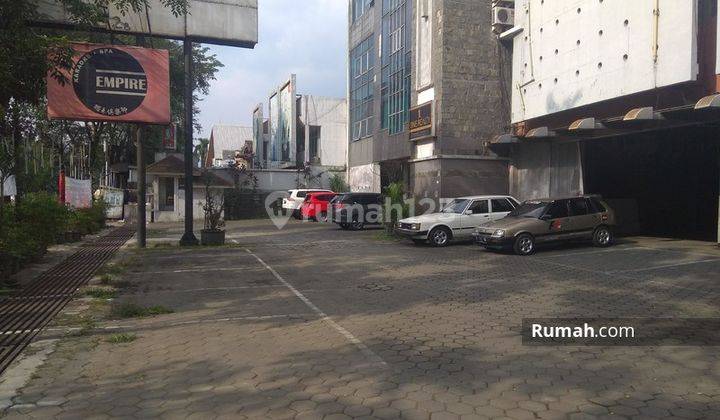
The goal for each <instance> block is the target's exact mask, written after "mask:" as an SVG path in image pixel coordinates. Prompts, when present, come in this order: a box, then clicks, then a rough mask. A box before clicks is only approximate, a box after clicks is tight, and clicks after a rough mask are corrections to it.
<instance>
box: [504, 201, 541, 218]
mask: <svg viewBox="0 0 720 420" xmlns="http://www.w3.org/2000/svg"><path fill="white" fill-rule="evenodd" d="M548 204H550V203H548V202H545V201H526V202H524V203H522V204H521V205H520V207H518V208H516V209H515V210H513V211H511V212H510V214H508V216H512V217H529V218H533V219H539V218H540V216H542V215H543V213H545V209H546V208H547V206H548Z"/></svg>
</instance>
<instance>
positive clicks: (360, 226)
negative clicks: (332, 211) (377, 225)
mask: <svg viewBox="0 0 720 420" xmlns="http://www.w3.org/2000/svg"><path fill="white" fill-rule="evenodd" d="M364 227H365V223H363V222H362V221H360V220H353V222H352V223H350V229H352V230H363V228H364Z"/></svg>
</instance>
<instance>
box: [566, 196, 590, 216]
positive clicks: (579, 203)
mask: <svg viewBox="0 0 720 420" xmlns="http://www.w3.org/2000/svg"><path fill="white" fill-rule="evenodd" d="M588 213H589V210H588V202H587V200H586V199H584V198H574V199H572V200H570V215H571V216H586V215H587V214H588Z"/></svg>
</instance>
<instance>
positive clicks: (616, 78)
mask: <svg viewBox="0 0 720 420" xmlns="http://www.w3.org/2000/svg"><path fill="white" fill-rule="evenodd" d="M482 3H489V2H482ZM658 4H659V7H660V9H661V10H660V13H659V15H658V16H656V15H655V14H654V13H653V11H654V9H655V7H656V2H654V1H649V0H647V1H605V2H602V1H598V0H553V1H544V0H518V1H516V2H515V9H516V11H515V25H516V27H519V28H522V32H520V33H519V34H518V35H517V36H516V37H515V39H514V40H513V50H514V52H513V81H512V86H513V87H515V86H518V88H513V100H512V103H513V106H512V108H513V113H512V122H514V123H515V122H520V121H524V120H528V119H532V118H537V117H541V116H544V115H547V114H552V113H556V112H559V111H563V110H568V109H573V108H577V107H579V106H583V105H588V104H593V103H598V102H600V101H603V100H607V99H612V98H617V97H621V96H625V95H630V94H634V93H638V92H643V91H647V90H650V89H653V88H657V87H663V86H671V85H675V84H678V83H683V82H689V81H694V80H696V79H697V76H698V57H697V51H698V49H697V38H698V31H697V28H698V19H697V13H698V1H697V0H673V1H661V2H659V3H658ZM487 16H490V15H489V14H488V15H487ZM655 37H657V38H655ZM655 44H657V45H658V48H657V50H655V49H653V47H652V46H653V45H655Z"/></svg>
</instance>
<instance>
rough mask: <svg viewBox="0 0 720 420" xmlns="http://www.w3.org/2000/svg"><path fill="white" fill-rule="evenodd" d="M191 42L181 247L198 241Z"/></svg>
mask: <svg viewBox="0 0 720 420" xmlns="http://www.w3.org/2000/svg"><path fill="white" fill-rule="evenodd" d="M192 45H193V43H192V41H190V40H189V39H185V41H184V42H183V52H184V54H185V234H183V237H182V239H180V245H181V246H194V245H197V244H198V240H197V238H196V237H195V234H194V233H193V90H194V89H193V62H192V49H193V48H192Z"/></svg>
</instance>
